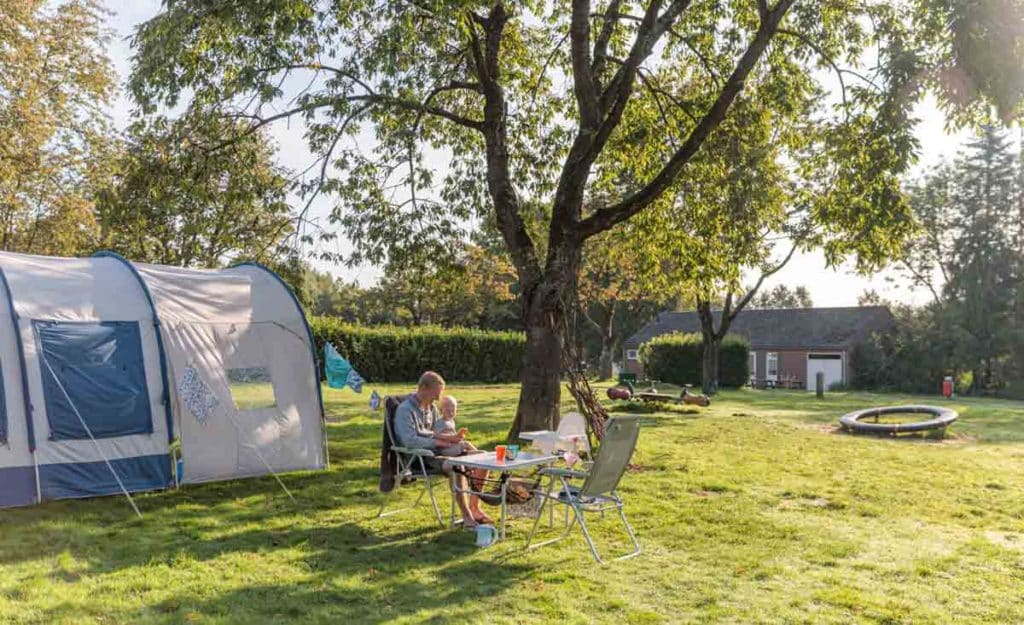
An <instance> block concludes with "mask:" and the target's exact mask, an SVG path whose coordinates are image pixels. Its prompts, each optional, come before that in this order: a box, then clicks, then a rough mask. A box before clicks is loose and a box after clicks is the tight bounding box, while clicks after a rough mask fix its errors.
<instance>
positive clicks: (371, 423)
mask: <svg viewBox="0 0 1024 625" xmlns="http://www.w3.org/2000/svg"><path fill="white" fill-rule="evenodd" d="M377 388H378V389H379V390H383V391H396V390H404V388H402V389H399V387H394V386H392V387H383V388H381V387H377ZM450 390H452V391H453V392H454V393H455V394H456V395H457V396H458V397H459V399H460V400H461V413H460V424H461V425H465V426H468V427H469V428H470V433H471V438H472V440H474V441H475V442H477V443H478V444H479V445H481V446H484V447H490V446H491V445H492V444H494V443H495V442H497V441H498V439H499V437H500V436H501V435H502V434H503V433H504V432H505V431H506V429H507V427H508V423H509V421H510V419H511V415H512V412H513V410H514V406H515V400H516V393H517V389H516V387H514V386H511V385H509V386H455V387H453V388H452V389H450ZM602 390H603V389H602ZM325 401H326V402H327V410H328V413H329V415H330V430H329V435H330V445H331V457H332V463H333V464H332V469H331V470H330V471H327V472H321V473H311V474H291V475H288V476H285V478H284V479H285V482H286V483H287V484H288V487H289V488H290V489H291V490H292V492H293V493H294V495H295V497H296V499H297V505H296V504H292V503H291V502H290V501H289V500H288V498H287V497H286V496H285V495H284V494H283V493H281V492H280V490H279V489H278V488H277V486H276V484H275V483H274V482H273V480H272V479H257V480H246V481H239V482H229V483H218V484H211V485H205V486H193V487H187V488H184V489H182V490H180V491H177V492H164V493H155V494H148V495H139V496H138V503H139V506H140V508H141V509H142V512H143V515H144V519H143V520H141V521H140V520H137V519H136V518H135V517H134V516H133V515H132V512H131V509H130V508H129V507H128V505H127V503H126V502H125V501H123V500H122V499H120V498H114V497H111V498H104V499H95V500H88V501H76V502H55V503H49V504H46V505H43V506H37V507H33V508H25V509H17V510H5V511H0V622H2V623H5V624H6V623H46V624H49V623H278V622H301V623H391V622H406V623H412V622H417V623H418V622H436V623H443V622H467V623H469V622H491V623H520V622H523V623H528V622H559V623H591V622H598V623H616V624H617V625H625V624H633V623H677V622H678V623H714V622H723V623H915V624H918V623H1016V622H1024V602H1022V601H1021V599H1020V597H1021V588H1022V587H1024V521H1022V516H1024V496H1022V490H1021V484H1022V483H1024V468H1022V467H1024V404H1022V403H1015V402H1008V401H997V400H955V401H953V402H951V405H952V406H953V407H954V408H955V409H957V410H959V411H960V415H961V418H960V421H958V422H957V423H956V424H954V426H953V427H952V428H951V431H950V437H949V438H947V439H946V440H941V441H940V440H929V439H900V440H893V439H879V438H863V437H855V436H851V435H845V434H838V433H836V431H835V427H834V426H835V424H836V421H837V419H838V417H839V416H840V415H841V414H842V413H844V412H846V411H849V410H852V409H856V408H861V407H866V406H870V405H884V404H892V403H903V402H907V401H916V402H921V401H922V398H920V397H917V398H910V397H899V396H894V395H869V394H859V393H856V394H855V393H849V394H843V393H835V394H830V395H829V396H828V397H827V398H826V399H825V400H823V401H818V400H816V399H815V398H814V396H813V394H808V393H802V392H797V391H734V392H726V393H723V394H721V395H720V396H719V397H716V398H715V400H714V402H713V404H712V406H711V407H710V408H709V409H698V408H693V407H685V408H684V407H675V406H672V407H669V406H661V407H657V406H654V407H646V408H644V407H639V406H638V407H637V408H636V410H638V411H645V412H643V414H644V426H643V429H642V430H641V435H640V446H639V450H638V455H637V457H636V458H635V461H636V462H637V463H639V464H640V466H641V470H640V471H638V472H633V473H630V474H627V476H626V477H625V478H624V480H623V489H622V491H623V494H624V496H625V497H626V498H627V501H628V506H627V513H628V514H629V515H630V518H631V520H632V521H633V524H634V527H635V528H636V530H637V534H638V536H639V538H640V540H641V542H642V543H643V545H644V548H645V554H644V555H642V556H640V557H639V558H635V559H632V560H627V561H624V562H616V563H612V564H609V565H608V566H605V567H600V566H596V565H595V564H594V562H593V560H592V559H591V558H590V554H589V553H588V552H587V549H586V545H585V543H584V542H583V540H582V538H581V537H579V535H578V532H577V534H576V535H574V537H573V538H571V539H570V540H568V541H566V542H563V543H561V544H557V545H553V546H550V547H545V548H543V549H540V550H536V551H532V552H529V553H524V552H523V551H522V549H521V547H522V544H523V542H522V541H523V539H524V538H525V535H526V532H527V531H528V530H529V525H528V523H527V522H526V521H523V520H520V521H517V522H515V523H514V524H513V525H512V526H511V527H510V534H509V537H510V540H509V541H508V542H507V543H501V544H498V545H496V546H494V547H491V548H488V549H482V550H481V549H477V548H475V547H474V546H473V535H472V534H470V533H469V532H465V531H460V530H452V531H448V530H440V529H439V528H438V527H437V525H436V523H434V521H433V518H432V514H431V512H430V508H429V505H425V506H421V507H420V508H419V509H417V510H415V511H412V512H410V513H405V514H402V515H397V516H392V517H388V518H385V519H376V518H375V513H376V510H377V506H378V504H379V501H380V499H379V496H378V495H377V493H376V480H377V459H378V449H379V442H380V421H379V419H378V417H376V416H375V415H373V414H372V413H371V412H370V411H369V409H368V408H367V407H366V401H367V395H366V393H364V394H363V395H355V394H353V393H352V392H350V391H347V390H346V391H326V393H325ZM930 401H933V402H938V401H942V400H939V399H937V398H934V399H930ZM647 410H650V412H646V411H647ZM410 492H415V491H406V494H407V495H408V494H409V493H410ZM438 492H439V494H440V495H441V497H442V499H441V503H442V506H443V507H444V510H445V511H447V508H448V499H447V495H446V494H444V493H443V492H442V491H438ZM613 521H614V519H613V517H611V516H609V517H607V519H606V520H605V521H600V520H597V522H596V523H595V526H596V527H595V534H596V535H597V537H598V540H599V544H600V546H603V547H604V548H605V551H606V553H607V552H608V549H609V548H611V549H612V550H614V549H623V548H625V547H626V543H625V541H624V540H619V539H617V538H614V537H615V536H617V535H618V534H615V533H613V532H612V530H613V529H615V525H614V522H613ZM610 539H611V541H610ZM609 542H611V545H609Z"/></svg>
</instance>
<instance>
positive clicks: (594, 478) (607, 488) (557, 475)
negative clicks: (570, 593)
mask: <svg viewBox="0 0 1024 625" xmlns="http://www.w3.org/2000/svg"><path fill="white" fill-rule="evenodd" d="M639 434H640V419H639V417H615V418H613V419H611V420H610V421H608V424H607V425H606V426H605V435H604V439H603V440H602V441H601V447H600V449H598V451H597V457H596V458H595V459H594V464H593V465H592V466H591V467H590V469H589V470H588V471H574V470H572V469H561V468H554V467H549V468H544V469H541V473H542V474H543V475H547V476H548V477H549V478H550V479H549V480H548V488H547V491H546V492H545V491H538V492H537V494H538V495H540V496H541V497H543V498H544V499H543V500H542V501H541V507H540V509H539V510H538V511H537V518H536V519H535V520H534V523H533V529H532V530H531V531H530V536H529V537H528V538H527V539H526V548H527V549H530V545H531V543H532V541H533V535H534V533H535V532H536V531H537V526H538V525H539V524H540V518H541V516H542V515H543V513H544V506H545V505H547V504H548V502H549V501H550V502H551V505H552V506H553V505H555V504H556V503H558V504H562V505H565V506H567V509H566V514H568V510H569V509H571V510H572V511H573V515H574V518H573V521H572V523H566V525H565V532H564V533H563V534H562V535H561V536H559V537H558V538H553V539H551V540H547V541H545V542H542V543H538V544H536V545H533V546H534V547H542V546H544V545H548V544H551V543H554V542H558V541H560V540H562V539H563V538H565V537H567V536H568V535H569V532H570V531H571V530H572V527H573V526H574V525H575V524H576V523H577V522H578V523H579V524H580V529H581V530H582V531H583V537H584V538H585V539H586V540H587V545H589V546H590V553H592V554H593V555H594V559H595V560H597V562H598V563H600V564H604V560H602V559H601V556H600V555H598V553H597V547H595V546H594V540H593V539H592V538H591V537H590V532H589V531H588V530H587V523H586V520H585V519H584V518H583V517H584V515H585V513H587V512H600V513H601V514H602V515H603V514H604V512H605V511H607V510H616V511H618V513H619V517H620V518H621V519H622V524H623V525H624V526H625V528H626V534H628V535H629V539H630V540H631V541H632V542H633V551H631V552H629V553H627V554H625V555H623V556H619V557H617V558H615V559H616V560H624V559H626V558H632V557H633V556H637V555H640V552H641V547H640V543H639V542H638V541H637V539H636V535H635V534H633V528H632V527H631V526H630V524H629V521H627V520H626V514H625V513H624V512H623V510H622V508H623V506H624V503H623V501H622V498H621V497H619V494H618V486H619V481H620V480H621V479H622V476H623V474H624V473H625V472H626V467H627V466H628V465H629V460H630V458H632V457H633V450H634V449H636V441H637V437H638V436H639ZM574 479H582V480H583V484H582V486H573V485H572V484H571V480H574ZM556 480H557V481H558V483H559V488H558V491H557V492H555V482H556Z"/></svg>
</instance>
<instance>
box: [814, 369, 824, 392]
mask: <svg viewBox="0 0 1024 625" xmlns="http://www.w3.org/2000/svg"><path fill="white" fill-rule="evenodd" d="M814 390H815V392H816V393H817V395H818V399H823V398H824V397H825V372H824V371H819V372H817V373H816V374H814Z"/></svg>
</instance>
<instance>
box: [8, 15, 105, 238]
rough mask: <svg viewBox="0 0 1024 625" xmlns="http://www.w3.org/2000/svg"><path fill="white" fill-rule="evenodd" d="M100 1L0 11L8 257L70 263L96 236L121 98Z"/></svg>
mask: <svg viewBox="0 0 1024 625" xmlns="http://www.w3.org/2000/svg"><path fill="white" fill-rule="evenodd" d="M105 17H106V13H105V11H104V10H103V9H102V8H101V4H100V3H99V2H98V1H96V0H67V1H66V2H60V3H45V2H41V1H39V0H7V1H6V2H5V3H4V8H3V10H2V11H0V42H2V43H0V68H2V71H0V249H4V250H15V251H23V252H33V253H48V254H61V255H72V254H76V253H80V252H82V251H87V250H88V249H89V248H90V247H91V246H92V245H93V244H94V242H95V241H94V239H95V235H96V224H95V220H94V219H93V214H92V196H93V194H94V192H95V189H96V187H97V186H98V185H101V184H102V183H103V182H104V180H105V178H106V177H107V174H108V172H107V171H106V168H105V164H106V160H107V158H108V151H109V148H110V143H111V139H112V133H111V129H110V125H109V123H108V120H107V117H106V115H105V113H104V111H103V109H104V107H105V106H107V105H109V104H110V102H111V98H112V97H113V94H114V71H113V67H112V66H111V63H110V59H109V58H108V57H107V54H106V44H107V41H108V39H109V34H108V33H107V32H106V31H105V30H104V28H103V20H104V18H105Z"/></svg>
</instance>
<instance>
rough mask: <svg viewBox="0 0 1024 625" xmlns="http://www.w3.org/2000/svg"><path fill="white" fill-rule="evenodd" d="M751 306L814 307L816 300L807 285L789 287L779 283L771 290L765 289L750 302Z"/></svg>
mask: <svg viewBox="0 0 1024 625" xmlns="http://www.w3.org/2000/svg"><path fill="white" fill-rule="evenodd" d="M750 307H751V308H813V307H814V301H813V300H812V299H811V293H810V291H808V290H807V287H805V286H803V285H802V284H801V285H797V286H796V287H794V288H792V289H791V288H789V287H788V286H786V285H785V284H778V285H776V286H775V288H773V289H771V290H770V291H763V292H762V293H760V294H759V295H757V296H756V297H754V299H753V300H751V302H750Z"/></svg>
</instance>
